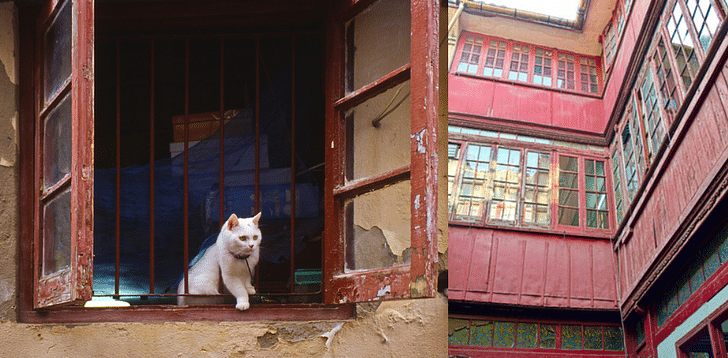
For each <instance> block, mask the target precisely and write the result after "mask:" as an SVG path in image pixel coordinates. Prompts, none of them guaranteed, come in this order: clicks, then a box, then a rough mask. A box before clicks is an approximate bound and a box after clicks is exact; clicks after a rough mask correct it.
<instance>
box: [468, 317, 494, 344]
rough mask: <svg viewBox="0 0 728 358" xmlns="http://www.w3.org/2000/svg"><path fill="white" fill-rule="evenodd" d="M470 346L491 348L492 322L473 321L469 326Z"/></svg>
mask: <svg viewBox="0 0 728 358" xmlns="http://www.w3.org/2000/svg"><path fill="white" fill-rule="evenodd" d="M470 345H471V346H478V347H491V346H492V345H493V322H492V321H473V324H472V325H471V326H470Z"/></svg>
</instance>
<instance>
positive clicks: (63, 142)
mask: <svg viewBox="0 0 728 358" xmlns="http://www.w3.org/2000/svg"><path fill="white" fill-rule="evenodd" d="M43 131H44V135H43V178H44V179H43V188H44V190H48V189H49V188H50V187H52V186H53V185H55V184H56V183H58V182H59V181H61V180H62V179H63V178H64V177H66V175H68V174H69V173H70V172H71V95H70V94H69V95H67V96H66V98H64V99H63V100H62V101H61V103H60V104H59V105H58V107H56V108H54V109H53V110H52V111H51V112H50V114H49V115H48V117H47V119H46V120H45V125H44V128H43Z"/></svg>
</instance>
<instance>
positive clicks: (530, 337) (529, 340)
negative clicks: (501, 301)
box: [516, 322, 538, 348]
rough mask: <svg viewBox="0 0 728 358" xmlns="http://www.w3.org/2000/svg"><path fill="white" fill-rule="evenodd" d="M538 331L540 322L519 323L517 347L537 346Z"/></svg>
mask: <svg viewBox="0 0 728 358" xmlns="http://www.w3.org/2000/svg"><path fill="white" fill-rule="evenodd" d="M537 332H538V323H523V322H521V323H518V335H517V337H518V338H517V341H516V347H518V348H536V343H537V341H536V333H537Z"/></svg>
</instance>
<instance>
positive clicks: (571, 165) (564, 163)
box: [559, 155, 579, 172]
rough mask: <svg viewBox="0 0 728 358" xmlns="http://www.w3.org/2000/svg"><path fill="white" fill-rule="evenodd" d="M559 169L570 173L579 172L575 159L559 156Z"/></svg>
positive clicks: (577, 162) (576, 159) (577, 161)
mask: <svg viewBox="0 0 728 358" xmlns="http://www.w3.org/2000/svg"><path fill="white" fill-rule="evenodd" d="M559 168H560V169H561V170H566V171H570V172H578V171H579V160H578V158H576V157H568V156H565V155H561V156H559Z"/></svg>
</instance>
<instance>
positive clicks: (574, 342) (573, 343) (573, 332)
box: [561, 325, 581, 349]
mask: <svg viewBox="0 0 728 358" xmlns="http://www.w3.org/2000/svg"><path fill="white" fill-rule="evenodd" d="M561 348H562V349H581V326H577V325H563V326H561Z"/></svg>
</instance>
